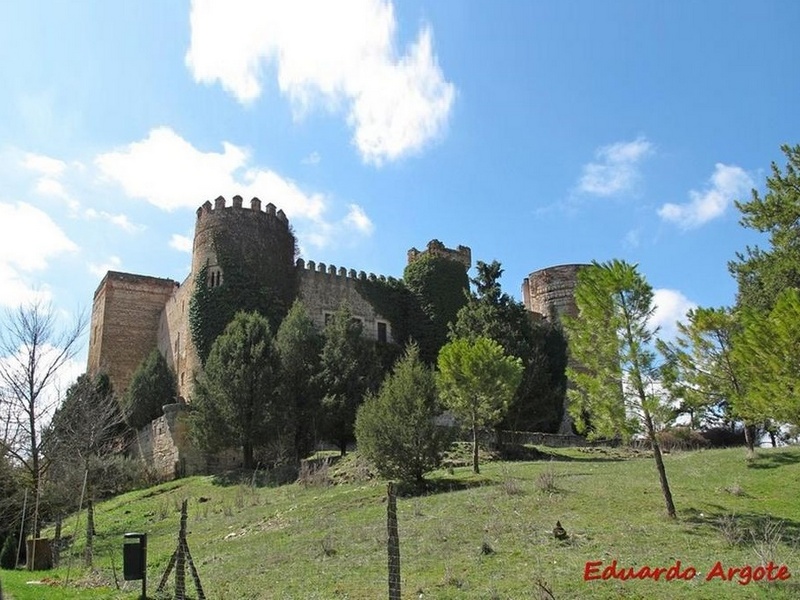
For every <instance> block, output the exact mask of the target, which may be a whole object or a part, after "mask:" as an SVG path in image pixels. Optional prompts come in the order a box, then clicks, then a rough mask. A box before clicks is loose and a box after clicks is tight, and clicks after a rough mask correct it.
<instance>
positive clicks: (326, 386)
mask: <svg viewBox="0 0 800 600" xmlns="http://www.w3.org/2000/svg"><path fill="white" fill-rule="evenodd" d="M361 331H362V325H361V322H360V321H359V320H357V319H355V318H353V315H352V313H351V312H350V307H349V306H348V305H347V304H342V305H341V306H340V307H339V310H337V311H336V313H335V314H333V315H332V316H331V318H330V320H329V321H328V323H327V325H326V326H325V343H324V345H323V347H322V354H321V360H320V362H321V370H320V374H319V378H318V381H319V385H321V386H322V390H323V397H322V415H323V423H322V425H323V433H324V435H325V437H326V439H328V440H329V441H332V442H335V443H336V444H337V445H338V446H339V450H340V452H341V454H342V456H344V455H345V454H346V453H347V445H348V444H350V443H352V442H354V441H355V435H354V431H353V427H354V425H355V421H356V411H357V410H358V407H359V405H360V404H361V402H362V401H363V399H364V396H365V394H366V393H367V392H369V391H372V390H374V389H375V388H376V387H377V385H378V383H379V376H380V369H379V363H378V358H377V356H376V354H375V349H374V347H373V345H372V343H371V342H369V341H368V340H366V339H364V338H363V337H362V335H361Z"/></svg>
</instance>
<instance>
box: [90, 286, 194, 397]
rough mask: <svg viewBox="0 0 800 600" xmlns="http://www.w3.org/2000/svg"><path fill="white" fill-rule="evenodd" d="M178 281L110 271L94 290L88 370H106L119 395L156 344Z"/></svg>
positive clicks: (98, 371)
mask: <svg viewBox="0 0 800 600" xmlns="http://www.w3.org/2000/svg"><path fill="white" fill-rule="evenodd" d="M177 286H178V283H177V282H175V281H173V280H171V279H161V278H158V277H147V276H143V275H132V274H130V273H117V272H115V271H109V272H108V273H106V276H105V277H104V278H103V280H102V281H101V282H100V285H99V286H98V288H97V291H96V292H95V294H94V302H93V304H92V321H91V331H90V337H89V359H88V364H87V370H88V372H89V373H90V374H92V375H96V374H97V373H100V372H105V373H107V374H108V376H109V378H110V380H111V384H112V385H113V386H114V390H115V392H116V393H117V394H118V395H121V394H122V393H123V392H124V391H125V390H126V389H127V387H128V384H129V383H130V381H131V377H132V376H133V372H134V371H135V370H136V368H137V367H138V366H139V364H141V362H142V361H143V360H144V359H145V358H146V357H147V355H148V354H150V352H151V351H152V350H153V349H154V348H155V347H156V346H157V342H158V333H159V321H160V319H161V313H162V311H163V310H164V306H165V305H166V303H167V300H168V299H169V298H170V297H171V296H172V294H173V293H174V291H175V289H176V288H177Z"/></svg>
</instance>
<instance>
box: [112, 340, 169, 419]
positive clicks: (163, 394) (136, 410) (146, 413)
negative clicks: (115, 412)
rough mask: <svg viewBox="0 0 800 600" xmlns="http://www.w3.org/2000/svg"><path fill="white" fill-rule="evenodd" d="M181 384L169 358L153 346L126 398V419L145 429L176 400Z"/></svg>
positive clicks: (138, 368)
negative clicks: (178, 385) (170, 365)
mask: <svg viewBox="0 0 800 600" xmlns="http://www.w3.org/2000/svg"><path fill="white" fill-rule="evenodd" d="M177 393H178V388H177V385H176V382H175V375H174V374H173V372H172V371H171V370H170V368H169V366H168V365H167V360H166V359H165V358H164V356H163V355H162V354H161V353H160V352H159V351H158V349H157V348H153V350H152V351H151V352H150V354H148V355H147V358H145V359H144V360H143V361H142V363H141V364H140V365H139V366H138V367H137V368H136V371H134V373H133V377H132V378H131V383H130V385H129V386H128V389H127V390H126V392H125V397H124V399H123V404H124V409H125V419H126V420H127V422H128V425H130V426H131V427H132V428H133V429H141V428H142V427H144V426H145V425H147V424H148V423H150V422H151V421H153V420H154V419H157V418H158V417H160V416H161V415H163V414H164V409H163V406H164V405H165V404H170V403H172V402H175V396H176V395H177Z"/></svg>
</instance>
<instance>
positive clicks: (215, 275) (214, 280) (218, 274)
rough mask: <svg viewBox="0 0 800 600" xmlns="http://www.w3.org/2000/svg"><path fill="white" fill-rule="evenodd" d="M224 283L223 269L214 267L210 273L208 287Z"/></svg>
mask: <svg viewBox="0 0 800 600" xmlns="http://www.w3.org/2000/svg"><path fill="white" fill-rule="evenodd" d="M221 285H222V271H220V270H219V269H214V270H212V271H210V272H209V274H208V287H211V288H215V287H219V286H221Z"/></svg>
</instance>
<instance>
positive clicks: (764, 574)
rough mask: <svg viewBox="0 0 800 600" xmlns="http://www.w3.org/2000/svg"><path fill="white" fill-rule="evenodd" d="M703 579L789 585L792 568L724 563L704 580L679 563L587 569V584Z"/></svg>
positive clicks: (594, 564) (593, 564) (590, 564)
mask: <svg viewBox="0 0 800 600" xmlns="http://www.w3.org/2000/svg"><path fill="white" fill-rule="evenodd" d="M698 575H699V576H701V577H703V578H704V580H705V581H715V580H719V581H735V582H737V583H738V584H740V585H748V584H749V583H751V582H754V581H764V582H770V581H786V580H787V579H789V578H790V577H791V576H792V574H791V573H790V572H789V567H788V566H786V565H784V564H779V565H776V564H775V563H774V562H772V561H769V562H768V563H767V564H766V565H757V566H755V567H754V566H752V565H741V566H727V565H724V564H723V563H722V561H719V560H718V561H717V562H716V563H714V566H713V567H711V568H710V569H709V571H708V573H706V574H705V576H703V575H702V574H701V573H698V571H697V569H696V568H695V567H693V566H691V565H688V566H683V565H682V564H681V561H679V560H676V561H675V563H674V564H672V565H670V566H668V567H651V566H649V565H643V566H640V567H621V566H619V565H618V564H617V561H616V559H614V560H612V561H611V562H610V563H609V564H607V565H605V566H604V563H603V561H602V560H592V561H587V562H586V565H585V566H584V568H583V580H584V581H595V580H601V581H608V580H611V579H615V580H618V581H627V580H631V579H640V580H644V579H652V580H653V581H691V580H693V579H694V578H695V577H698Z"/></svg>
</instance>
